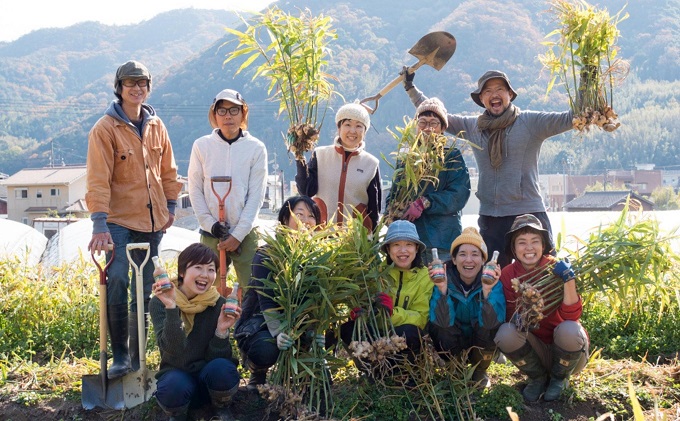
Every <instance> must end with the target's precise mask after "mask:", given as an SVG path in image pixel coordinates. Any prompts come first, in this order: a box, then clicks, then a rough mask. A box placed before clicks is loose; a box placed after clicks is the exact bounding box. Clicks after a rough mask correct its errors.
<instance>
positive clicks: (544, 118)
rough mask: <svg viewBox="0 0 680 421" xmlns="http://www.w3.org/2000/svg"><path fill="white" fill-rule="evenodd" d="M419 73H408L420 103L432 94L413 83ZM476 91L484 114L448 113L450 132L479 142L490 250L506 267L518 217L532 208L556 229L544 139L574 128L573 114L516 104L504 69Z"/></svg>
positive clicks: (482, 226) (483, 226) (484, 229)
mask: <svg viewBox="0 0 680 421" xmlns="http://www.w3.org/2000/svg"><path fill="white" fill-rule="evenodd" d="M414 76H415V74H414V73H408V72H405V77H404V88H405V89H406V93H407V94H408V96H409V98H410V99H411V102H412V103H413V104H414V105H415V106H416V107H417V106H418V105H420V103H421V102H423V101H424V100H426V99H427V97H426V96H425V95H424V94H423V93H422V92H421V91H420V90H419V89H418V88H416V86H415V85H414V84H413V77H414ZM470 96H471V97H472V100H473V101H474V102H475V104H477V105H479V106H480V107H482V108H485V111H484V113H482V114H481V115H479V116H477V117H475V116H461V115H457V114H448V115H447V118H448V127H447V129H446V131H447V132H449V133H451V134H454V135H458V136H461V137H463V138H465V139H466V140H468V141H469V142H471V143H472V144H474V145H477V146H478V147H479V148H473V149H472V151H473V153H474V155H475V160H476V161H477V166H478V168H479V184H478V188H477V197H478V198H479V203H480V208H479V220H478V224H479V230H480V233H481V235H482V237H483V238H484V242H485V243H486V245H487V247H488V248H489V251H490V252H491V251H494V250H498V251H500V252H501V253H500V256H499V258H498V263H499V264H500V265H501V266H505V265H507V264H508V263H510V259H511V257H510V256H507V255H506V254H505V253H504V252H503V250H504V241H505V240H504V238H505V233H506V232H508V231H509V230H510V227H511V226H512V223H513V221H514V220H515V217H517V216H518V215H522V214H527V213H530V214H532V215H534V216H536V217H537V218H538V219H539V220H540V221H541V223H542V224H543V226H544V227H545V228H546V229H547V230H548V231H549V232H551V227H550V220H549V219H548V216H547V214H546V209H545V205H544V204H543V199H542V198H541V194H540V191H539V186H538V157H539V154H540V151H541V145H542V144H543V141H545V140H546V139H547V138H549V137H551V136H555V135H557V134H560V133H563V132H566V131H567V130H569V129H571V128H572V122H571V121H572V118H573V113H572V112H571V111H565V112H538V111H527V110H520V109H519V108H518V107H516V106H515V105H514V104H512V101H514V100H515V98H517V92H515V90H514V89H513V88H512V85H510V79H508V76H507V75H506V74H505V73H503V72H501V71H498V70H490V71H488V72H486V73H484V74H483V75H482V77H480V78H479V80H478V81H477V89H476V90H475V91H474V92H472V93H471V94H470ZM551 240H552V234H551ZM552 247H553V244H552V242H551V244H550V248H551V249H552Z"/></svg>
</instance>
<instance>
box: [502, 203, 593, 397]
mask: <svg viewBox="0 0 680 421" xmlns="http://www.w3.org/2000/svg"><path fill="white" fill-rule="evenodd" d="M505 248H506V253H507V254H508V255H512V256H513V257H514V258H515V261H514V262H513V263H512V264H510V265H508V266H506V267H504V268H503V271H502V273H501V282H502V283H503V291H504V293H505V297H506V299H507V311H506V320H507V321H508V323H504V324H503V325H502V326H501V327H500V328H499V330H498V334H496V338H495V341H496V344H497V345H498V348H499V349H500V350H501V351H502V352H503V353H504V354H505V355H506V356H507V357H508V359H509V360H510V361H512V363H513V364H514V365H515V366H517V368H518V369H519V370H520V371H521V372H523V373H524V374H526V375H527V376H528V377H529V382H528V383H527V385H526V387H525V388H524V390H523V391H522V395H524V399H525V400H526V401H528V402H536V401H538V400H539V399H540V397H541V395H543V399H544V400H546V401H554V400H556V399H558V398H559V397H560V395H561V394H562V391H563V390H564V388H565V387H566V385H567V381H568V379H569V376H570V375H572V374H575V373H578V372H580V371H581V370H582V369H583V367H585V365H586V363H587V362H588V351H589V348H590V342H589V339H588V334H587V333H586V331H585V329H584V328H583V326H581V323H580V322H579V319H580V317H581V313H582V311H583V303H582V301H581V296H580V295H579V294H578V292H577V291H576V277H575V274H574V271H573V270H572V269H571V265H570V264H569V263H568V262H566V261H555V258H554V257H552V256H550V255H549V253H550V251H551V249H552V243H551V241H550V234H549V233H548V231H547V230H546V229H545V228H543V225H542V224H541V221H539V220H538V218H536V217H535V216H533V215H531V214H526V215H520V216H518V217H517V218H515V221H514V222H513V224H512V227H511V228H510V231H509V232H508V233H507V234H506V235H505ZM538 271H552V272H553V273H554V274H555V275H556V276H558V277H559V279H560V280H561V281H563V282H564V286H563V298H562V301H561V303H559V304H558V305H557V306H556V307H555V308H554V310H552V311H549V312H548V313H547V314H543V316H542V319H541V320H540V321H539V322H538V324H536V325H534V323H533V322H530V321H527V320H522V317H521V316H519V315H517V314H515V313H516V309H517V307H518V305H517V303H518V302H519V301H518V300H520V299H521V294H520V293H518V292H516V291H515V290H514V289H513V285H512V281H513V279H517V281H515V282H519V283H520V284H521V283H523V282H525V281H526V279H527V278H528V277H533V276H534V275H536V274H537V273H538ZM518 285H519V284H518ZM546 304H547V303H546ZM529 323H532V325H531V326H524V325H527V324H529Z"/></svg>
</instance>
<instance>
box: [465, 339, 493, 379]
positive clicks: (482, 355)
mask: <svg viewBox="0 0 680 421" xmlns="http://www.w3.org/2000/svg"><path fill="white" fill-rule="evenodd" d="M493 355H494V351H489V350H485V349H480V348H472V350H471V351H470V356H469V357H468V358H469V359H470V364H472V365H475V364H477V367H475V371H474V372H472V379H471V380H472V382H473V383H474V384H478V385H479V386H480V387H482V388H487V387H491V381H490V380H489V376H488V375H487V374H486V370H487V369H488V368H489V366H490V365H491V361H493Z"/></svg>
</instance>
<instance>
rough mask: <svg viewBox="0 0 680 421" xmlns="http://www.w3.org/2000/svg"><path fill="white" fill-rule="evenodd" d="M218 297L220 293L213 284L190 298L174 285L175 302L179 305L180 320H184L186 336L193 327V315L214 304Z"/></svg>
mask: <svg viewBox="0 0 680 421" xmlns="http://www.w3.org/2000/svg"><path fill="white" fill-rule="evenodd" d="M175 282H176V281H175ZM219 298H220V294H219V292H217V289H216V288H215V287H214V286H213V287H210V289H208V290H207V291H206V292H204V293H203V294H198V295H197V296H195V297H194V298H192V299H191V300H188V299H187V297H186V295H184V293H183V292H182V291H180V289H179V288H177V285H175V303H177V307H179V310H180V316H181V317H182V322H184V333H185V334H186V335H187V336H188V335H189V333H191V330H192V329H193V328H194V316H195V315H196V314H198V313H201V312H203V311H204V310H205V309H206V308H208V307H212V306H214V305H215V303H216V302H217V300H218V299H219Z"/></svg>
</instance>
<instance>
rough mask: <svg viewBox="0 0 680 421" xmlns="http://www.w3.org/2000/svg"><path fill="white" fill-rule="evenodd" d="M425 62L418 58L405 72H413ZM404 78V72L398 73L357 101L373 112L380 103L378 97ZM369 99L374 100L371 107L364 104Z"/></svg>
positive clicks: (382, 95) (385, 93) (369, 111)
mask: <svg viewBox="0 0 680 421" xmlns="http://www.w3.org/2000/svg"><path fill="white" fill-rule="evenodd" d="M424 63H425V60H420V61H419V62H418V63H416V64H414V65H413V66H411V67H409V68H407V69H406V71H407V72H409V73H413V72H415V71H416V70H418V69H419V68H420V66H422V65H423V64H424ZM403 80H404V73H403V72H402V73H399V76H397V77H395V78H394V79H393V80H392V82H390V83H388V84H387V85H385V87H384V88H382V89H381V90H380V92H378V93H377V94H376V95H373V96H369V97H368V98H364V99H362V100H361V101H359V103H360V104H361V105H363V106H364V108H366V111H368V113H369V114H373V113H375V111H376V110H377V109H378V105H379V104H380V98H382V97H384V96H385V95H387V93H388V92H389V91H391V90H392V89H394V87H395V86H397V85H399V84H400V83H401V82H402V81H403ZM370 101H375V106H374V107H373V108H371V107H370V106H368V105H366V103H367V102H370Z"/></svg>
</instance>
